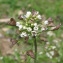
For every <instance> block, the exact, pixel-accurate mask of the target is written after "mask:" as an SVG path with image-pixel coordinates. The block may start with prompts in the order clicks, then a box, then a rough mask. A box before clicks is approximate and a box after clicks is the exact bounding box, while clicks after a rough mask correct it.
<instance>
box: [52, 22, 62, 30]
mask: <svg viewBox="0 0 63 63" xmlns="http://www.w3.org/2000/svg"><path fill="white" fill-rule="evenodd" d="M60 26H61V23H60V24H58V25H57V26H55V27H52V28H51V31H54V30H58V29H59V28H60Z"/></svg>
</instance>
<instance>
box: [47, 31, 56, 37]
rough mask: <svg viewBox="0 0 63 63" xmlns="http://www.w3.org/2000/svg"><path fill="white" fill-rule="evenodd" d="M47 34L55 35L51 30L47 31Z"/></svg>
mask: <svg viewBox="0 0 63 63" xmlns="http://www.w3.org/2000/svg"><path fill="white" fill-rule="evenodd" d="M47 35H49V36H55V33H53V32H52V31H48V32H47Z"/></svg>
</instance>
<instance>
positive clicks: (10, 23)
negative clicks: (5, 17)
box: [8, 18, 16, 26]
mask: <svg viewBox="0 0 63 63" xmlns="http://www.w3.org/2000/svg"><path fill="white" fill-rule="evenodd" d="M8 24H9V25H11V26H16V21H15V19H14V18H11V19H10V21H9V22H8Z"/></svg>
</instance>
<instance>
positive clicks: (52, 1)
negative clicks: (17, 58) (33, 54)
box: [0, 0, 63, 63]
mask: <svg viewBox="0 0 63 63" xmlns="http://www.w3.org/2000/svg"><path fill="white" fill-rule="evenodd" d="M33 10H36V11H39V13H40V14H41V15H44V16H45V17H46V19H48V18H49V17H52V19H53V20H54V22H55V23H56V24H59V23H61V24H63V0H0V59H1V56H2V54H3V55H4V56H5V55H6V54H7V53H12V52H13V50H14V49H16V48H17V49H18V47H17V46H15V47H13V48H12V49H11V48H9V44H10V40H9V39H10V38H14V39H16V28H14V27H12V26H9V25H7V24H6V23H2V22H7V21H8V20H9V18H12V17H13V18H15V19H16V21H18V15H20V14H21V13H22V11H23V12H24V13H25V12H26V11H33ZM51 34H52V36H50V35H51ZM47 35H48V37H47V38H48V43H50V44H49V45H48V43H46V45H48V48H51V47H52V46H56V49H54V51H55V55H54V57H53V58H52V59H50V58H48V57H47V56H46V55H47V54H46V52H49V51H50V50H46V51H44V49H42V48H45V43H39V44H38V47H39V48H38V49H39V52H42V51H43V52H44V55H42V53H39V55H38V62H40V63H42V62H43V63H46V62H47V63H63V26H62V25H61V27H60V29H59V30H57V31H54V32H48V33H47ZM22 44H23V43H22ZM41 44H42V45H41ZM21 46H22V45H21ZM24 47H27V48H28V47H29V45H28V46H27V45H24V44H23V46H22V47H21V48H22V50H23V49H25V48H24ZM41 55H42V56H41ZM7 59H8V58H7ZM7 59H5V60H4V62H5V61H6V63H11V61H10V59H8V62H7ZM49 60H50V61H49ZM31 61H32V60H31ZM4 62H2V61H1V63H4ZM14 63H16V62H14ZM28 63H30V62H28ZM31 63H32V62H31Z"/></svg>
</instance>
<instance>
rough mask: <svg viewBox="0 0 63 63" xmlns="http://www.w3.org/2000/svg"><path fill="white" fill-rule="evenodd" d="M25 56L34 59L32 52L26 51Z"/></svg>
mask: <svg viewBox="0 0 63 63" xmlns="http://www.w3.org/2000/svg"><path fill="white" fill-rule="evenodd" d="M26 54H27V55H28V56H30V57H31V58H33V59H34V53H33V51H32V50H29V51H27V52H26Z"/></svg>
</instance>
